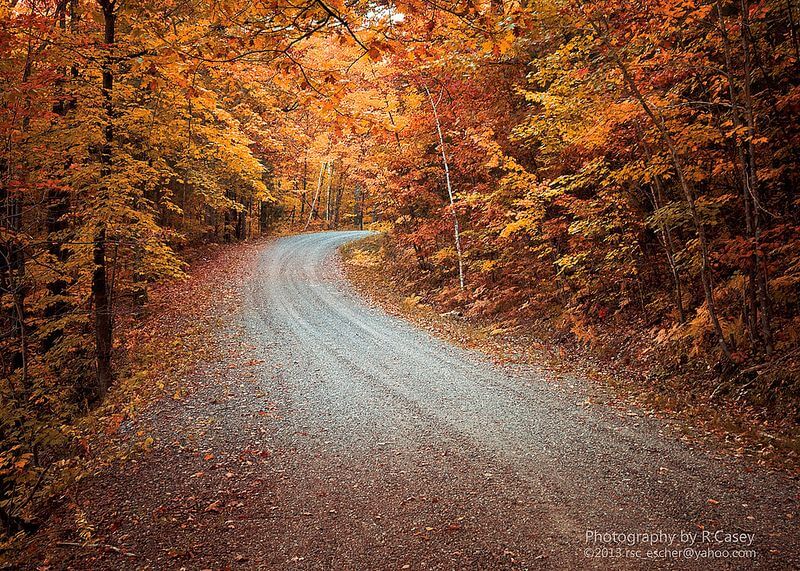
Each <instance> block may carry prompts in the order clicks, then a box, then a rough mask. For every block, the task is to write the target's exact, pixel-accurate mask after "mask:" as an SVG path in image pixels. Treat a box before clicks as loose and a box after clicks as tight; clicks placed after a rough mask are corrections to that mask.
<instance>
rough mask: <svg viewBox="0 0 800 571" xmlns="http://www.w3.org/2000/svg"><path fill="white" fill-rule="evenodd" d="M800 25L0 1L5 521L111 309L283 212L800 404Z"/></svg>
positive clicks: (85, 392)
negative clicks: (190, 256) (193, 257)
mask: <svg viewBox="0 0 800 571" xmlns="http://www.w3.org/2000/svg"><path fill="white" fill-rule="evenodd" d="M798 20H800V9H799V8H798V7H797V6H795V2H794V1H793V0H780V1H777V0H762V1H754V0H725V1H723V0H713V1H709V0H698V1H685V2H674V1H669V0H653V1H628V0H623V1H622V2H620V1H616V2H610V1H605V0H598V1H592V2H566V1H564V2H562V1H560V0H542V1H541V2H516V1H503V0H491V1H486V2H473V1H471V0H454V1H452V2H444V3H439V2H429V1H426V0H419V1H418V0H408V1H405V0H402V1H400V2H397V3H385V2H380V1H379V2H357V1H353V2H344V1H341V0H335V1H333V0H332V1H327V2H323V1H321V0H309V1H306V2H298V3H296V4H295V3H288V2H281V1H269V2H261V1H253V2H250V1H246V0H245V1H241V2H228V1H223V0H220V1H214V0H208V1H205V0H201V1H198V2H185V1H181V0H167V1H158V2H155V1H148V0H20V1H15V0H4V1H3V2H2V4H0V53H1V54H2V58H0V86H1V87H0V93H1V94H2V102H1V104H0V134H1V135H2V155H1V156H0V202H1V203H2V213H1V214H0V348H1V353H2V362H0V367H2V378H3V381H2V385H1V386H0V395H1V397H2V404H1V405H0V438H1V439H2V450H0V518H1V519H2V523H3V525H4V527H5V528H6V531H8V532H10V533H11V534H15V533H17V532H19V531H21V530H24V528H25V527H26V522H27V519H26V510H30V509H31V508H32V507H33V505H34V504H35V502H33V501H32V498H33V497H34V496H35V495H36V494H37V493H40V492H41V490H42V489H43V487H44V486H45V484H43V482H45V481H47V482H49V480H50V479H52V478H54V477H55V473H56V472H57V470H52V472H48V471H49V470H50V466H54V465H55V464H56V463H58V462H59V461H61V460H62V459H63V458H65V457H68V456H70V455H73V454H76V452H75V450H74V449H73V446H74V442H73V439H74V434H73V433H72V432H71V430H70V426H71V424H72V423H73V422H75V419H76V418H79V417H80V416H81V415H84V414H85V413H86V412H87V411H88V410H90V409H91V408H92V407H95V406H97V405H98V404H99V403H101V402H102V401H103V398H104V396H105V395H106V393H107V391H108V390H109V389H110V388H111V387H113V385H114V382H115V374H116V373H115V368H114V359H115V352H116V351H117V350H118V349H117V348H115V342H116V341H117V336H116V334H115V317H116V316H118V315H119V313H120V312H126V313H127V312H136V311H139V310H141V309H142V308H144V307H146V305H147V294H148V289H149V288H150V287H151V285H152V284H153V283H156V282H158V281H160V280H165V279H175V278H181V276H182V271H183V268H184V262H183V261H182V252H183V251H184V250H186V249H187V248H189V247H191V246H194V245H197V244H200V243H203V242H208V241H220V242H226V241H234V240H243V239H247V238H252V237H256V236H259V235H261V234H264V233H267V232H268V231H269V230H270V228H272V227H274V226H275V225H278V224H280V225H282V226H283V227H288V228H289V229H290V230H293V231H303V230H306V229H334V228H344V227H365V225H366V226H368V225H370V224H373V227H375V228H379V229H382V230H385V231H387V232H388V236H389V238H388V240H389V242H388V244H389V246H388V248H389V250H390V253H391V255H392V256H393V258H394V259H393V263H392V267H395V268H399V269H400V270H401V271H402V272H403V273H404V275H406V276H410V278H411V280H412V281H413V282H414V287H416V288H417V289H418V290H419V291H421V292H423V293H424V294H425V295H426V296H428V297H429V298H430V299H431V300H434V301H438V302H441V303H443V304H449V305H452V306H458V307H459V308H461V309H462V310H463V311H465V312H466V313H467V314H469V315H482V316H486V315H489V316H500V317H502V318H503V319H505V320H508V321H511V322H513V323H515V324H517V325H519V324H523V326H524V323H525V322H526V321H527V320H530V319H535V318H541V317H542V316H548V317H553V318H554V319H555V320H556V321H554V322H557V323H558V324H559V327H563V328H564V329H565V330H568V331H571V334H572V335H574V336H575V337H576V338H577V339H578V340H579V341H581V342H585V343H589V344H591V342H592V339H593V338H594V337H595V336H596V335H597V332H598V330H600V329H602V328H603V327H605V326H607V325H609V324H611V323H625V322H627V321H631V322H636V323H638V324H641V327H639V328H638V329H636V332H637V334H638V335H646V336H652V337H653V338H654V341H653V344H654V345H655V346H658V347H662V348H666V349H667V351H668V352H669V354H670V355H671V356H672V357H673V358H674V359H675V360H676V361H677V362H678V364H679V365H680V366H683V367H689V368H693V369H694V370H696V371H698V374H702V375H704V378H711V379H712V380H713V383H712V388H713V386H724V387H726V388H725V391H727V392H729V393H731V394H734V395H736V394H750V393H752V394H753V395H756V396H757V398H758V399H759V400H758V402H759V404H760V405H761V406H765V407H773V408H775V407H777V408H776V410H779V411H781V413H784V414H788V415H796V414H797V411H796V409H795V408H794V407H793V405H792V406H790V405H791V403H793V402H796V400H794V399H796V396H797V388H798V383H800V370H799V369H798V363H800V360H799V356H798V346H799V345H798V341H799V339H798V336H799V335H800V314H798V304H799V303H800V299H799V298H798V293H799V292H800V208H798V207H799V206H800V204H799V203H798V201H799V200H800V199H799V198H798V196H797V192H796V187H797V184H798V179H799V178H800V173H798V155H799V154H800V127H799V125H798V121H797V115H798V112H800V80H799V79H798V78H800V73H799V72H800V35H799V34H800V31H798V25H800V24H799V23H798ZM720 383H723V384H720ZM745 388H746V389H747V393H744V392H742V393H740V392H739V391H742V390H744V389H745ZM778 397H780V403H777V399H778ZM754 398H756V397H754ZM776 403H777V404H776ZM787 403H788V404H787ZM792 419H793V421H796V416H794V417H792Z"/></svg>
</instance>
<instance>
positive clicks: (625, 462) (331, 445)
mask: <svg viewBox="0 0 800 571" xmlns="http://www.w3.org/2000/svg"><path fill="white" fill-rule="evenodd" d="M363 235H364V233H361V232H329V233H318V234H307V235H300V236H292V237H287V238H282V239H279V240H277V241H275V242H272V243H271V244H270V245H269V246H268V247H267V248H265V249H264V251H263V253H262V254H261V258H260V261H259V264H258V270H257V272H256V274H255V275H254V278H253V279H252V280H251V281H250V282H249V284H248V289H247V295H246V299H247V302H246V305H245V308H244V310H243V312H242V315H241V316H240V318H241V319H243V320H244V325H245V328H246V330H247V331H248V333H249V338H250V339H251V341H252V343H253V344H254V345H255V346H256V347H257V350H256V351H255V352H256V353H262V354H260V355H258V356H259V358H261V359H264V360H265V361H266V363H267V364H268V366H269V367H274V374H272V375H271V377H272V378H273V379H277V380H276V381H275V385H274V386H272V387H268V386H267V387H265V389H270V390H274V391H275V394H276V395H277V398H278V401H279V405H278V408H279V409H280V410H281V411H282V412H281V414H280V420H279V421H278V422H277V426H276V427H275V430H274V433H273V434H272V435H271V437H272V438H273V439H274V442H275V444H276V448H279V449H281V450H283V451H284V452H283V453H282V454H279V455H277V456H276V457H275V461H276V462H278V463H280V464H281V467H280V469H281V470H283V471H285V474H287V475H288V477H287V479H286V480H285V484H286V485H285V486H283V487H280V486H279V487H278V490H277V492H276V493H277V495H278V497H279V498H280V501H281V502H282V503H283V504H284V506H283V507H282V508H281V510H282V511H291V512H292V513H295V514H309V515H308V516H307V520H308V521H307V520H303V519H302V518H300V519H294V520H292V521H291V522H288V523H287V524H286V525H285V526H284V527H283V528H282V529H281V532H280V533H278V534H277V535H275V536H271V537H267V538H266V543H267V544H268V547H269V549H270V550H272V551H274V552H275V553H276V558H275V559H273V563H274V564H277V563H279V562H280V561H281V560H283V561H293V562H295V563H298V564H301V565H302V566H303V567H308V568H335V569H341V568H358V569H376V568H412V569H418V568H427V569H433V568H437V569H438V568H441V569H463V568H486V569H495V568H505V567H509V568H552V569H578V568H599V569H608V568H681V569H683V568H694V567H697V568H708V567H713V568H765V569H769V568H772V569H789V568H800V553H798V527H797V524H796V522H795V520H794V519H793V518H794V516H795V514H796V501H797V498H798V488H797V485H796V482H792V481H791V480H789V479H788V478H786V477H783V476H778V475H775V474H768V473H765V472H761V471H759V469H753V467H751V466H749V465H747V464H745V463H743V462H741V461H740V462H737V461H736V460H733V459H724V458H715V457H714V456H713V455H712V454H710V453H708V452H704V451H700V450H697V449H690V448H689V447H688V446H687V445H685V444H683V443H681V442H680V441H678V440H677V439H676V438H675V437H674V436H673V435H672V434H673V432H672V431H670V430H667V429H666V428H665V427H664V426H662V425H661V424H660V422H659V421H656V420H652V419H648V418H642V417H640V416H639V415H637V414H636V413H635V412H628V413H625V412H622V413H621V412H620V411H617V410H611V409H608V408H606V407H602V406H600V407H598V406H587V405H586V398H587V397H586V392H585V389H584V388H582V387H581V386H580V383H579V382H576V383H573V384H569V383H567V384H566V386H565V384H563V383H555V382H553V381H552V380H551V379H548V378H547V377H546V375H545V374H543V373H540V372H538V371H537V370H536V369H535V368H532V367H520V366H499V365H495V364H492V363H491V362H490V361H489V360H488V358H486V357H485V356H483V355H481V354H478V353H474V352H470V351H466V350H462V349H459V348H456V347H454V346H452V345H450V344H448V343H446V342H444V341H442V340H439V339H436V338H434V337H432V336H430V335H429V334H427V333H425V332H423V331H420V330H418V329H416V328H414V327H413V326H412V325H410V324H408V323H406V322H404V321H402V320H400V319H397V318H394V317H390V316H388V315H386V314H385V313H383V312H382V311H381V310H380V309H376V308H372V307H370V306H369V305H368V304H367V303H365V302H364V301H363V300H361V299H360V298H359V297H358V296H357V295H356V294H355V293H353V291H352V290H351V289H350V288H349V287H348V285H347V284H346V283H345V282H344V281H343V278H342V275H341V271H340V270H339V268H338V266H337V264H336V259H335V257H336V250H337V248H338V247H339V246H340V245H342V244H344V243H346V242H348V241H351V240H354V239H357V238H359V237H362V236H363ZM287 505H288V506H290V507H289V508H287ZM284 523H286V522H284ZM704 532H705V534H704ZM637 533H638V534H659V535H658V536H657V537H655V538H652V537H647V536H642V535H639V536H631V535H630V534H637ZM613 534H617V535H613ZM671 534H676V537H673V538H670V535H671ZM681 534H683V540H681ZM692 534H694V535H692ZM587 538H588V542H587ZM652 540H655V542H654V543H652V544H651V543H650V541H652ZM670 540H671V541H672V544H671V545H669V543H670ZM665 544H666V545H665ZM665 547H667V548H668V549H669V550H670V551H671V553H669V554H665V553H664V548H665ZM683 547H689V548H693V549H694V551H693V552H692V551H689V550H686V551H683V552H679V550H680V549H681V548H683ZM651 550H657V551H660V552H661V553H660V554H656V555H653V554H648V552H649V551H651ZM746 550H754V551H755V552H756V556H755V558H753V557H752V553H746ZM659 555H660V556H661V557H659ZM692 555H693V556H695V557H698V558H700V559H699V561H695V562H691V561H687V560H686V559H684V557H686V556H692ZM651 556H652V557H654V558H653V559H648V557H651ZM282 558H283V559H282ZM406 565H408V566H409V567H405V566H406Z"/></svg>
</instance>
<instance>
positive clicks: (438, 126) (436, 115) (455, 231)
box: [425, 86, 464, 291]
mask: <svg viewBox="0 0 800 571" xmlns="http://www.w3.org/2000/svg"><path fill="white" fill-rule="evenodd" d="M425 93H427V95H428V100H429V101H430V102H431V108H432V109H433V118H434V119H435V120H436V132H437V133H438V135H439V148H440V149H441V151H442V164H443V165H444V179H445V183H446V184H447V196H449V197H450V213H451V214H452V215H453V236H454V238H455V243H456V254H457V255H458V285H459V287H460V288H461V291H464V264H463V261H462V255H461V234H460V232H459V228H458V216H457V215H456V206H455V202H454V201H453V187H452V185H451V184H450V167H449V166H448V164H447V154H446V153H445V149H444V137H443V136H442V125H441V123H440V122H439V113H438V111H437V110H436V103H435V102H434V101H433V97H432V96H431V92H430V90H429V89H428V87H427V86H425Z"/></svg>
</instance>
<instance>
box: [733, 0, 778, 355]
mask: <svg viewBox="0 0 800 571" xmlns="http://www.w3.org/2000/svg"><path fill="white" fill-rule="evenodd" d="M740 6H741V25H740V37H741V43H742V56H743V64H744V70H743V73H744V78H743V81H742V99H743V103H744V109H745V114H744V115H745V122H746V124H747V131H748V136H747V138H746V140H745V145H746V146H745V149H746V150H747V166H748V171H747V172H748V175H749V176H748V177H747V183H748V185H747V191H748V193H749V195H750V199H751V202H752V205H753V209H752V223H753V242H754V244H753V248H754V250H753V260H754V262H755V264H756V267H755V268H754V271H755V276H756V286H757V288H756V289H757V295H758V302H759V305H760V306H761V332H762V334H763V337H764V349H765V350H766V353H767V355H769V354H771V353H772V345H773V341H772V322H771V321H772V320H771V316H770V300H769V289H768V288H769V286H768V283H767V275H766V273H767V266H766V261H765V260H761V259H760V257H761V255H760V243H759V242H760V239H761V222H760V218H761V215H760V212H759V208H760V204H761V200H760V189H759V184H758V170H757V166H756V156H755V147H754V145H753V138H754V137H755V136H756V121H755V110H754V104H753V94H752V85H751V84H752V64H751V61H750V44H749V35H750V4H749V2H748V0H741V1H740Z"/></svg>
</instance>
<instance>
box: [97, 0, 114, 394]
mask: <svg viewBox="0 0 800 571" xmlns="http://www.w3.org/2000/svg"><path fill="white" fill-rule="evenodd" d="M98 2H99V3H100V7H101V8H102V12H103V22H104V26H105V33H104V36H103V41H104V43H105V45H106V49H107V50H109V52H110V50H111V49H112V48H113V46H114V41H115V27H116V18H117V15H116V13H115V9H116V0H98ZM102 79H103V89H102V93H103V100H104V106H105V112H106V124H105V127H104V129H103V136H104V142H103V147H102V149H101V150H100V176H101V177H103V178H105V179H108V177H109V176H110V174H111V167H112V146H113V144H114V103H113V99H112V92H113V89H114V73H113V70H112V58H111V55H110V53H109V55H107V57H106V58H105V61H104V63H103V72H102ZM103 192H104V193H108V189H107V188H105V189H104V190H103ZM101 198H105V196H103V197H101ZM106 232H107V231H106V227H105V225H104V223H103V222H101V223H100V227H99V228H98V231H97V233H96V234H95V239H94V252H93V261H94V272H93V274H92V295H93V297H94V318H95V319H94V325H95V363H96V374H97V378H96V381H95V382H96V386H95V391H96V397H97V398H98V399H102V398H103V397H104V396H105V394H106V392H108V388H109V387H110V386H111V383H112V380H113V379H112V371H111V347H112V339H113V324H112V319H111V299H110V297H111V296H110V295H109V290H108V280H107V268H106V239H107V233H106Z"/></svg>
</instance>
